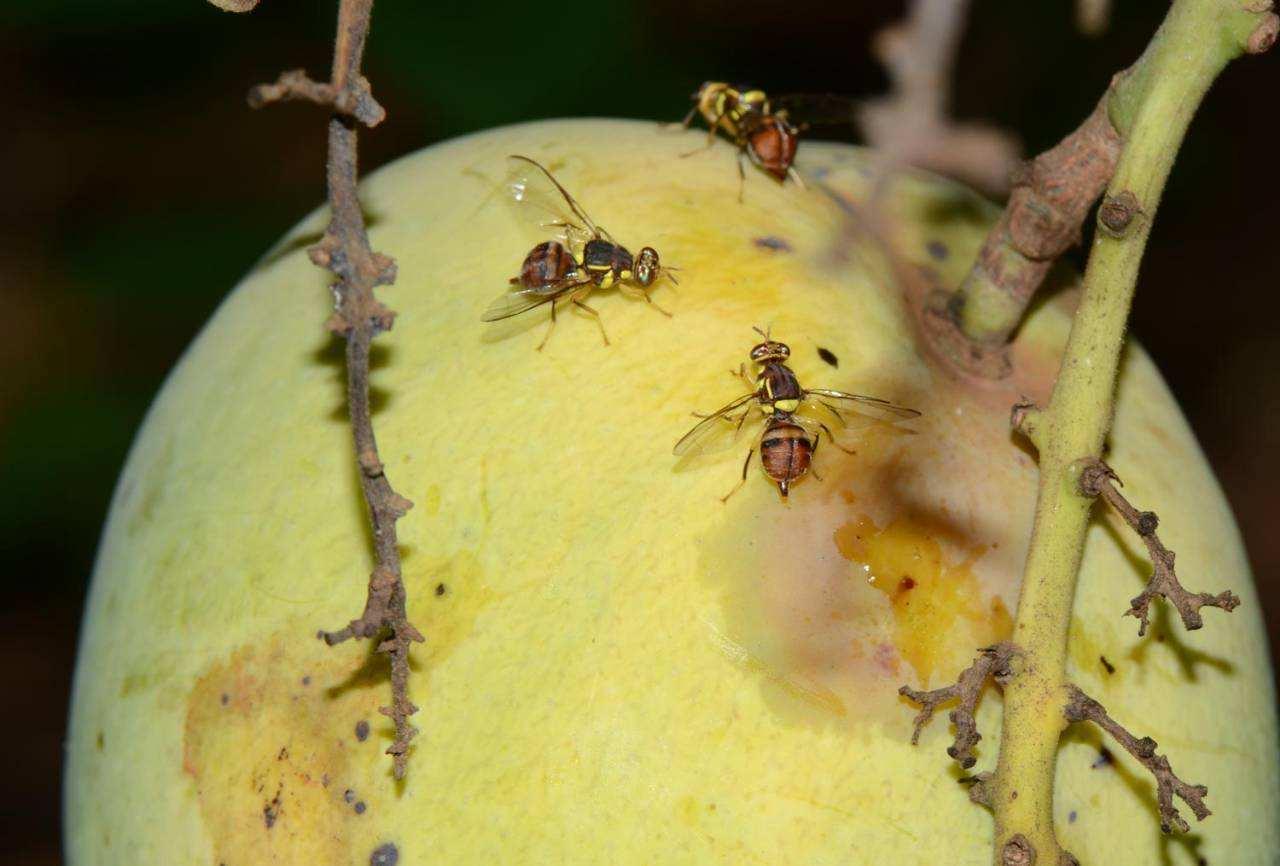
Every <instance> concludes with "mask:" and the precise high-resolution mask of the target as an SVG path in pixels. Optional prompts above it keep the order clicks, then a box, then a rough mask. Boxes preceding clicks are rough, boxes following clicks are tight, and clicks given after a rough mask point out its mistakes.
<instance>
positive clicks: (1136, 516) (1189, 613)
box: [1080, 459, 1240, 636]
mask: <svg viewBox="0 0 1280 866" xmlns="http://www.w3.org/2000/svg"><path fill="white" fill-rule="evenodd" d="M1119 482H1120V479H1119V478H1118V477H1117V476H1116V474H1115V472H1114V471H1113V470H1112V469H1111V467H1110V466H1108V465H1107V464H1106V463H1104V462H1102V461H1101V460H1096V459H1095V460H1092V461H1090V462H1089V464H1088V465H1086V466H1085V467H1084V469H1083V470H1082V471H1081V473H1080V489H1081V490H1082V491H1083V492H1084V493H1085V495H1087V496H1101V497H1102V498H1103V499H1105V500H1106V501H1107V504H1109V505H1110V506H1111V507H1112V508H1114V509H1115V510H1116V512H1117V513H1118V514H1119V515H1120V516H1121V517H1122V518H1123V519H1124V522H1125V523H1127V524H1129V528H1130V529H1132V530H1133V531H1134V532H1136V533H1138V537H1139V538H1141V539H1142V541H1143V543H1144V544H1146V546H1147V552H1148V553H1149V554H1150V556H1151V565H1152V572H1151V577H1150V579H1149V580H1148V581H1147V585H1146V586H1145V587H1144V588H1143V590H1142V592H1141V593H1139V594H1138V595H1137V596H1135V597H1134V598H1133V600H1132V601H1130V602H1129V609H1128V610H1127V611H1125V615H1126V616H1132V617H1135V618H1136V619H1137V620H1138V634H1139V636H1141V635H1144V634H1146V633H1147V625H1148V619H1147V614H1148V611H1149V609H1150V607H1151V600H1152V599H1154V598H1155V597H1156V596H1157V595H1160V596H1164V598H1165V599H1166V600H1167V601H1168V602H1169V603H1170V604H1172V605H1173V606H1174V607H1176V608H1177V609H1178V614H1179V615H1180V616H1181V617H1182V624H1183V625H1184V626H1185V627H1186V628H1187V630H1188V631H1193V630H1195V629H1198V628H1200V627H1201V626H1203V625H1204V620H1203V619H1202V618H1201V616H1200V608H1202V607H1217V608H1221V609H1222V610H1225V611H1227V612H1231V611H1233V610H1235V609H1236V606H1237V605H1239V604H1240V597H1239V596H1237V595H1236V594H1235V593H1233V592H1231V590H1226V591H1224V592H1220V593H1218V594H1217V595H1213V594H1211V593H1207V592H1188V591H1187V589H1186V588H1185V587H1184V586H1183V585H1182V583H1181V582H1180V581H1179V580H1178V575H1177V572H1175V571H1174V568H1173V557H1174V554H1173V551H1172V550H1170V549H1169V548H1167V547H1165V546H1164V543H1163V542H1161V541H1160V536H1159V535H1157V534H1156V527H1158V526H1159V525H1160V518H1158V517H1157V516H1156V514H1155V512H1154V511H1139V510H1138V509H1136V508H1134V507H1133V506H1132V505H1131V504H1130V503H1129V500H1127V499H1125V498H1124V496H1122V495H1121V494H1120V491H1119V490H1118V489H1116V484H1117V483H1119Z"/></svg>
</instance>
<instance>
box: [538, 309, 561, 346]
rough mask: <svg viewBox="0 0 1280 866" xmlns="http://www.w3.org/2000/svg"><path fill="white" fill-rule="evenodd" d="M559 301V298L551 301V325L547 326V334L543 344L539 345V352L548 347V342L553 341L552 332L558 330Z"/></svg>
mask: <svg viewBox="0 0 1280 866" xmlns="http://www.w3.org/2000/svg"><path fill="white" fill-rule="evenodd" d="M559 301H560V299H559V298H552V299H551V324H550V325H548V326H547V333H546V335H545V336H543V338H542V342H541V343H539V344H538V351H539V352H541V351H542V347H543V346H545V345H547V340H550V339H551V332H552V331H554V330H555V329H556V304H557V303H559Z"/></svg>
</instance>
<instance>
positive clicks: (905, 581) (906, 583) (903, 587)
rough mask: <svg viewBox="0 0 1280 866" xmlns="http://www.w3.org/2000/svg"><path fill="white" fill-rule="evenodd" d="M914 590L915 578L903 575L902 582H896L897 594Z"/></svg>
mask: <svg viewBox="0 0 1280 866" xmlns="http://www.w3.org/2000/svg"><path fill="white" fill-rule="evenodd" d="M915 588H916V581H915V578H913V577H912V576H911V575H909V574H904V575H903V576H902V580H900V581H898V592H906V591H907V590H911V589H915Z"/></svg>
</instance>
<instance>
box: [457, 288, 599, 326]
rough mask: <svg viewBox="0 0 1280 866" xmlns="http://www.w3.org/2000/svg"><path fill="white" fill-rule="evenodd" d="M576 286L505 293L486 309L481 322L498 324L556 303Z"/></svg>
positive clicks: (518, 290)
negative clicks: (501, 320) (539, 307)
mask: <svg viewBox="0 0 1280 866" xmlns="http://www.w3.org/2000/svg"><path fill="white" fill-rule="evenodd" d="M575 285H578V284H577V283H574V284H571V285H555V286H542V287H539V288H536V289H517V290H515V291H511V292H504V293H502V294H501V295H499V296H498V297H496V298H494V299H493V301H492V302H491V303H490V304H489V306H488V307H486V308H485V311H484V313H483V315H481V316H480V321H482V322H496V321H498V320H500V319H509V318H511V317H512V316H518V315H520V314H521V313H523V312H524V311H525V310H532V309H533V308H534V307H536V306H538V305H539V304H545V303H547V302H548V301H554V300H555V299H556V298H558V297H560V296H561V295H563V294H564V293H565V292H567V291H569V289H571V288H573V287H574V286H575Z"/></svg>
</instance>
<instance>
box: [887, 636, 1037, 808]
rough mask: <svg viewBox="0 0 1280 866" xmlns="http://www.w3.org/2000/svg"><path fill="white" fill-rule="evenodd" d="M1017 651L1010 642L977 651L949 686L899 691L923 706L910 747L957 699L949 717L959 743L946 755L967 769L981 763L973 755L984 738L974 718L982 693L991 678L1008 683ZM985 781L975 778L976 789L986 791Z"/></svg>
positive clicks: (917, 718) (950, 748)
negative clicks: (940, 711) (935, 716)
mask: <svg viewBox="0 0 1280 866" xmlns="http://www.w3.org/2000/svg"><path fill="white" fill-rule="evenodd" d="M1017 652H1018V650H1017V648H1016V647H1015V646H1014V645H1013V644H1011V643H1007V642H1006V643H998V644H995V645H994V646H989V647H983V648H982V649H980V650H978V657H977V658H976V659H975V660H974V662H973V664H971V665H969V667H967V668H965V669H964V670H963V671H961V672H960V676H959V677H957V678H956V681H955V682H954V683H952V684H951V685H949V686H944V687H942V688H940V689H933V690H932V691H927V692H921V691H916V690H915V689H913V688H911V687H910V686H903V687H902V688H900V689H898V694H900V695H902V696H903V697H904V698H906V699H907V700H909V701H912V702H914V703H917V704H919V705H920V707H921V709H920V712H919V714H917V715H916V718H915V730H913V731H912V733H911V745H913V746H914V745H917V744H918V743H919V742H920V731H921V730H922V729H923V728H924V726H925V725H927V724H929V720H930V719H932V718H933V714H934V711H935V710H937V709H938V707H939V706H940V705H942V704H945V703H948V702H950V701H954V700H958V701H959V706H957V707H956V708H955V709H954V710H952V711H951V715H950V718H951V723H952V724H953V725H955V726H956V740H955V742H954V743H953V744H952V745H950V746H948V747H947V754H948V755H950V756H951V757H952V758H954V759H955V761H956V762H957V763H958V764H960V766H961V767H964V768H965V769H966V770H967V769H969V768H970V767H972V766H973V765H974V764H975V763H976V762H977V760H978V759H977V758H976V757H975V756H974V754H973V747H974V746H976V745H978V741H979V740H981V739H982V735H981V734H979V733H978V723H977V721H976V719H975V718H974V713H975V712H976V711H977V708H978V700H979V699H980V698H981V697H982V690H983V689H984V688H985V687H986V685H987V680H988V679H992V680H994V681H995V683H996V684H997V685H1003V684H1004V683H1005V681H1006V680H1007V679H1008V677H1009V676H1010V675H1011V674H1010V669H1009V662H1010V661H1011V660H1012V659H1013V657H1014V656H1015V655H1016V654H1017ZM983 782H984V780H983V779H982V777H981V776H979V777H976V778H975V789H977V788H979V786H981V787H982V788H983V789H985V785H984V784H983ZM973 790H974V789H971V791H970V796H973ZM984 796H985V795H984Z"/></svg>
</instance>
